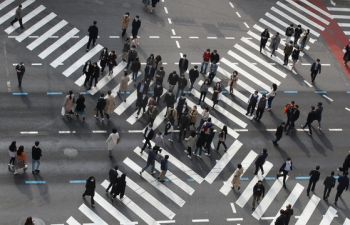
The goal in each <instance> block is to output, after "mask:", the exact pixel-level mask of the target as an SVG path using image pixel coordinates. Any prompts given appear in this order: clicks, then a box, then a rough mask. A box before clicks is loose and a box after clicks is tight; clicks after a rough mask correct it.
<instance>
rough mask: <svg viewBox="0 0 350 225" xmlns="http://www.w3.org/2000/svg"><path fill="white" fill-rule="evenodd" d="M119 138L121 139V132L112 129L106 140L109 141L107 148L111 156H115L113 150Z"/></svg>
mask: <svg viewBox="0 0 350 225" xmlns="http://www.w3.org/2000/svg"><path fill="white" fill-rule="evenodd" d="M118 139H119V134H118V133H117V129H112V133H111V134H110V135H109V137H108V138H107V140H106V143H108V144H107V145H108V147H107V150H108V153H109V157H110V158H113V155H112V150H113V148H114V146H115V145H116V144H118Z"/></svg>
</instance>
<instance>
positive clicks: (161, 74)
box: [153, 64, 165, 86]
mask: <svg viewBox="0 0 350 225" xmlns="http://www.w3.org/2000/svg"><path fill="white" fill-rule="evenodd" d="M153 67H154V68H156V67H155V64H153ZM164 77H165V71H164V68H163V67H162V66H161V67H160V68H159V69H158V70H157V72H156V83H160V84H161V85H162V86H163V80H164Z"/></svg>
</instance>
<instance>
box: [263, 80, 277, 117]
mask: <svg viewBox="0 0 350 225" xmlns="http://www.w3.org/2000/svg"><path fill="white" fill-rule="evenodd" d="M276 92H277V84H272V87H271V91H270V92H269V93H268V94H267V95H266V97H267V110H268V111H270V110H271V104H272V100H273V99H274V98H275V97H276Z"/></svg>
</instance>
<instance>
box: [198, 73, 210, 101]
mask: <svg viewBox="0 0 350 225" xmlns="http://www.w3.org/2000/svg"><path fill="white" fill-rule="evenodd" d="M209 87H210V85H209V80H208V79H205V81H204V83H203V84H202V86H201V88H200V92H201V96H200V97H199V102H198V105H200V104H201V100H202V96H203V100H202V102H204V99H205V96H206V95H207V92H208V88H209Z"/></svg>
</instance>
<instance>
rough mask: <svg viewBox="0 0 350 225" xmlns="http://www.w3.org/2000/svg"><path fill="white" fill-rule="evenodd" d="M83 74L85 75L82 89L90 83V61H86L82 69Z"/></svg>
mask: <svg viewBox="0 0 350 225" xmlns="http://www.w3.org/2000/svg"><path fill="white" fill-rule="evenodd" d="M83 74H85V81H84V87H86V84H87V83H88V82H89V81H90V77H91V74H92V65H91V61H90V60H88V61H87V62H86V63H85V65H84V67H83Z"/></svg>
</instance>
